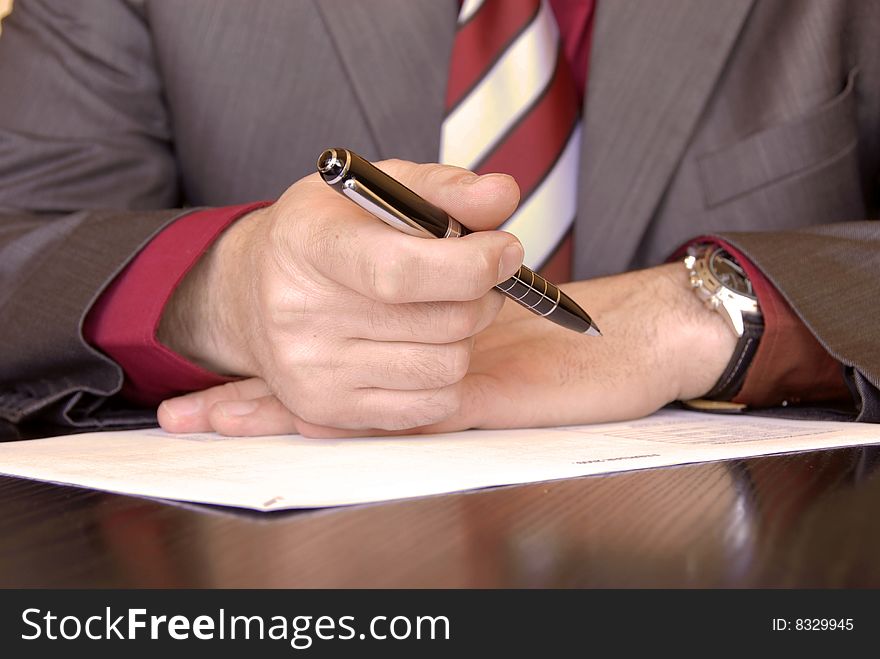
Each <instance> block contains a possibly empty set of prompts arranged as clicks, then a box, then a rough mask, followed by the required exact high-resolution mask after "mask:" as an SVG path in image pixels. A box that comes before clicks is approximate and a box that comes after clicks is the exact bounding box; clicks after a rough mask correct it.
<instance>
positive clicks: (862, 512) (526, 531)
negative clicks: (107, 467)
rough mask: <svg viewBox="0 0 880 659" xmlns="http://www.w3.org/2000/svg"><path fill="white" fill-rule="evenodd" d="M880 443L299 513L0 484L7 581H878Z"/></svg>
mask: <svg viewBox="0 0 880 659" xmlns="http://www.w3.org/2000/svg"><path fill="white" fill-rule="evenodd" d="M878 462H880V449H877V448H859V449H843V450H837V451H825V452H815V453H808V454H799V455H793V456H775V457H767V458H758V459H751V460H738V461H731V462H722V463H710V464H703V465H694V466H687V467H675V468H666V469H653V470H646V471H639V472H628V473H621V474H616V475H610V476H600V477H587V478H580V479H573V480H563V481H553V482H547V483H538V484H533V485H525V486H516V487H504V488H496V489H492V490H484V491H480V492H471V493H464V494H456V495H447V496H437V497H429V498H423V499H414V500H407V501H397V502H391V503H387V504H376V505H368V506H354V507H349V508H336V509H327V510H318V511H302V512H293V513H271V514H261V513H247V512H237V511H230V510H229V509H221V508H211V507H206V506H181V505H174V504H165V503H162V502H155V501H149V500H143V499H134V498H130V497H121V496H116V495H109V494H102V493H96V492H91V491H88V490H77V489H73V488H63V487H58V486H51V485H46V484H39V483H32V482H27V481H20V480H16V479H4V480H2V481H0V510H2V511H3V512H2V516H0V584H2V585H4V586H48V585H56V586H96V587H97V586H125V587H213V586H218V587H258V588H259V587H303V588H308V587H353V588H358V587H431V588H433V587H446V588H456V587H485V588H493V587H526V588H530V587H678V586H681V587H704V586H714V587H740V586H780V585H802V586H817V587H822V586H866V585H872V586H876V585H880V568H878V567H877V566H876V565H875V564H874V556H876V555H877V552H878V551H880V531H878V529H877V528H876V526H875V524H874V519H876V516H877V513H878V511H880V477H878V476H877V474H876V471H877V470H876V466H877V464H878Z"/></svg>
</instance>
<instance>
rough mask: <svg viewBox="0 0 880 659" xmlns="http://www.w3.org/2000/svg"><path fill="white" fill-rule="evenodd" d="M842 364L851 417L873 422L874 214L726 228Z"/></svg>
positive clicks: (877, 345)
mask: <svg viewBox="0 0 880 659" xmlns="http://www.w3.org/2000/svg"><path fill="white" fill-rule="evenodd" d="M721 237H722V238H724V240H726V241H728V242H729V243H730V244H731V245H733V246H734V247H736V248H737V249H738V250H740V251H741V252H742V253H743V254H745V255H746V256H747V257H748V258H749V259H750V260H751V262H752V263H753V264H754V265H755V266H756V267H757V268H758V269H760V270H761V272H763V274H764V276H765V277H766V278H767V279H768V280H769V281H770V283H772V284H773V285H774V286H775V287H776V289H777V291H778V292H779V293H780V295H781V296H782V297H783V298H784V299H785V301H786V302H787V303H788V304H789V306H790V307H791V308H792V310H793V311H794V312H795V313H796V314H797V316H798V317H799V318H800V319H801V321H803V323H804V325H805V326H806V327H807V329H809V330H810V332H811V333H812V334H813V336H815V337H816V339H817V341H818V342H819V343H820V344H821V345H822V347H823V348H825V350H827V351H828V353H829V354H830V355H831V356H832V357H834V359H836V360H837V361H839V362H840V363H841V364H842V365H843V367H844V376H845V378H846V380H847V383H848V385H849V387H850V389H851V390H852V392H853V395H854V397H855V399H856V403H857V406H858V416H857V420H858V421H865V422H874V423H876V422H880V222H875V221H863V222H848V223H839V224H831V225H824V226H816V227H809V228H805V229H798V230H793V231H786V232H761V233H745V232H744V233H726V234H721Z"/></svg>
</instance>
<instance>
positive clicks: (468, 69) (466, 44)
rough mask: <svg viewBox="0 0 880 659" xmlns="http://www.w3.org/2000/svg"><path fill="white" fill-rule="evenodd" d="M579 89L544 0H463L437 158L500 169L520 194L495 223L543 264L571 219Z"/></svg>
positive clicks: (480, 169) (530, 260)
mask: <svg viewBox="0 0 880 659" xmlns="http://www.w3.org/2000/svg"><path fill="white" fill-rule="evenodd" d="M578 105H579V104H578V100H577V92H576V91H575V88H574V85H573V83H572V80H571V74H570V72H569V70H568V66H567V63H566V61H565V57H564V55H563V53H562V50H561V47H560V40H559V30H558V28H557V26H556V21H555V19H554V17H553V13H552V10H551V9H550V6H549V4H548V3H547V0H465V2H464V3H463V4H462V7H461V11H460V13H459V19H458V32H457V34H456V40H455V44H454V45H453V53H452V61H451V65H450V74H449V83H448V87H447V94H446V118H445V120H444V122H443V129H442V136H441V147H440V161H441V162H444V163H447V164H451V165H458V166H460V167H465V168H467V169H471V170H473V171H475V172H477V173H479V174H485V173H489V172H505V173H508V174H511V175H512V176H513V177H514V178H515V179H516V181H517V183H518V184H519V186H520V190H521V193H522V199H521V202H520V206H519V208H518V209H517V211H516V212H515V213H514V215H513V216H512V217H511V218H510V219H509V220H508V221H507V222H506V223H505V224H504V225H503V226H502V227H501V228H502V229H504V230H505V231H510V232H512V233H514V234H515V235H516V236H517V237H518V238H519V239H520V240H521V241H522V243H523V246H524V247H525V250H526V259H525V263H526V265H528V266H529V267H531V268H533V269H539V268H540V267H541V266H543V265H544V264H546V263H547V261H548V260H549V259H550V257H551V256H552V255H553V254H554V252H555V251H556V250H557V248H558V246H559V245H560V243H561V242H562V240H563V238H564V237H565V236H566V234H568V232H569V229H570V228H571V225H572V222H573V221H574V216H575V205H576V198H577V172H578V157H579V145H580V119H579V112H578Z"/></svg>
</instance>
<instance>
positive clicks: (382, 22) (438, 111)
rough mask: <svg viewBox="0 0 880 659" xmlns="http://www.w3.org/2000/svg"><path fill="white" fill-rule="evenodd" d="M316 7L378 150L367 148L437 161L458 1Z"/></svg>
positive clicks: (340, 0) (319, 0)
mask: <svg viewBox="0 0 880 659" xmlns="http://www.w3.org/2000/svg"><path fill="white" fill-rule="evenodd" d="M315 7H316V8H317V10H318V12H319V13H320V14H321V16H322V18H323V21H324V24H325V26H326V28H327V32H328V34H329V36H330V38H331V39H332V40H333V43H334V46H335V49H336V51H337V52H338V54H339V57H340V59H341V60H342V64H343V67H344V68H345V71H346V73H347V75H348V78H349V82H350V84H351V86H352V88H353V89H354V93H355V95H356V96H357V98H358V101H359V103H360V111H361V113H362V114H363V116H364V118H365V120H366V123H367V125H368V126H369V130H370V133H371V138H372V140H373V143H374V147H375V153H374V154H364V155H365V156H368V157H379V158H392V157H393V158H407V159H410V160H415V161H417V162H426V161H428V162H436V161H437V158H438V155H439V150H440V124H441V122H442V120H443V97H444V94H445V91H446V77H447V72H448V66H449V55H450V53H451V51H452V40H453V37H454V36H455V20H456V16H457V13H458V5H457V2H456V0H407V2H405V3H402V2H400V1H399V0H370V2H350V1H349V0H315ZM377 34H378V35H383V38H381V39H377V38H376V36H375V35H377Z"/></svg>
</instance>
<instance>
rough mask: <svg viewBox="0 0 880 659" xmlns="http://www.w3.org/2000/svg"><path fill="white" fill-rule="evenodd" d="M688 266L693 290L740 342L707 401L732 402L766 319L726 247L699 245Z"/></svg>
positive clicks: (692, 250)
mask: <svg viewBox="0 0 880 659" xmlns="http://www.w3.org/2000/svg"><path fill="white" fill-rule="evenodd" d="M684 267H685V268H687V271H688V275H689V276H690V282H691V287H692V288H693V289H694V292H695V293H696V294H697V297H699V298H700V299H701V300H702V301H703V303H704V304H705V305H706V306H707V307H708V308H709V309H712V310H714V311H717V312H718V313H720V314H721V316H722V317H723V318H724V320H725V321H727V324H728V325H729V326H730V329H731V330H732V331H733V333H734V334H736V336H737V338H738V339H739V340H738V341H737V344H736V349H735V350H734V352H733V357H732V358H731V360H730V362H729V363H728V364H727V368H725V369H724V372H723V373H722V374H721V377H720V378H719V379H718V382H716V383H715V386H714V387H712V389H711V390H710V391H709V393H707V394H706V395H705V396H703V398H704V399H708V400H715V401H729V400H731V399H732V398H733V397H734V396H736V394H737V393H739V390H740V389H741V388H742V384H743V381H744V380H745V375H746V371H748V368H749V364H751V361H752V358H753V357H754V356H755V352H756V351H757V349H758V342H759V341H760V339H761V335H762V334H763V333H764V316H763V314H762V313H761V309H760V307H759V306H758V298H757V297H756V296H755V292H754V290H753V289H752V283H751V281H749V277H748V275H747V274H746V272H745V270H743V268H742V266H740V264H739V263H737V262H736V259H735V258H734V257H733V256H732V255H731V254H730V253H729V252H727V251H726V250H725V249H724V248H723V247H719V246H718V245H714V244H705V243H704V244H697V245H693V246H691V247H689V248H688V254H687V256H686V257H685V259H684Z"/></svg>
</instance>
